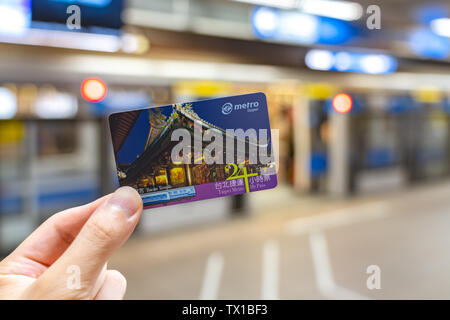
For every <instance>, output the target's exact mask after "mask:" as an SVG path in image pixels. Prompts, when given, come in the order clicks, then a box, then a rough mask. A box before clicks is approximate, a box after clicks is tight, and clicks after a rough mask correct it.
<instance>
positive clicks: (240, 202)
mask: <svg viewBox="0 0 450 320" xmlns="http://www.w3.org/2000/svg"><path fill="white" fill-rule="evenodd" d="M230 199H231V211H230V213H231V215H233V216H234V215H239V216H240V215H244V214H246V212H247V210H246V199H245V194H238V195H236V196H232V197H231V198H230Z"/></svg>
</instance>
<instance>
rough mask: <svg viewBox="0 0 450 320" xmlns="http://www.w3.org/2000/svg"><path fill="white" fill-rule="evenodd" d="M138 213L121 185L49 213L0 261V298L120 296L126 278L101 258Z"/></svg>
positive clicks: (137, 200)
mask: <svg viewBox="0 0 450 320" xmlns="http://www.w3.org/2000/svg"><path fill="white" fill-rule="evenodd" d="M141 214H142V200H141V197H140V196H139V194H138V193H137V192H136V190H134V189H133V188H130V187H122V188H119V189H117V190H116V192H114V193H112V194H110V195H107V196H105V197H103V198H100V199H98V200H96V201H94V202H92V203H90V204H87V205H84V206H81V207H76V208H71V209H68V210H65V211H62V212H59V213H57V214H55V215H53V216H52V217H50V218H49V219H48V220H47V221H45V222H44V223H43V224H42V225H41V226H39V227H38V228H37V229H36V230H35V231H34V232H33V233H32V234H31V235H30V236H29V237H28V238H27V239H25V240H24V242H22V243H21V244H20V245H19V246H18V247H17V248H16V249H15V250H14V251H13V252H12V253H11V254H10V255H9V256H7V257H6V258H5V259H4V260H2V261H1V262H0V299H96V300H104V299H122V298H123V296H124V295H125V291H126V279H125V277H124V276H123V275H122V274H121V273H120V272H118V271H116V270H108V269H107V262H108V260H109V258H110V257H111V255H112V254H113V253H114V252H115V251H116V250H117V249H119V247H120V246H121V245H122V244H123V243H124V242H125V241H126V240H127V239H128V238H129V237H130V235H131V233H132V232H133V230H134V229H135V227H136V224H137V222H138V221H139V218H140V216H141ZM73 270H78V271H79V273H77V274H75V276H77V275H79V277H78V278H77V279H78V280H79V281H78V282H77V281H75V282H71V281H72V280H73V277H74V273H73ZM71 283H75V284H76V285H70V284H71Z"/></svg>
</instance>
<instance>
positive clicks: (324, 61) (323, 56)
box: [305, 49, 398, 74]
mask: <svg viewBox="0 0 450 320" xmlns="http://www.w3.org/2000/svg"><path fill="white" fill-rule="evenodd" d="M305 63H306V65H307V66H308V68H310V69H313V70H326V71H341V72H357V73H370V74H387V73H392V72H394V71H396V70H397V66H398V64H397V60H396V59H395V58H394V57H392V56H389V55H385V54H364V53H352V52H344V51H328V50H316V49H315V50H310V51H308V53H307V54H306V57H305Z"/></svg>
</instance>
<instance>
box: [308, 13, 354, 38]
mask: <svg viewBox="0 0 450 320" xmlns="http://www.w3.org/2000/svg"><path fill="white" fill-rule="evenodd" d="M318 33H319V40H318V41H317V42H318V43H322V44H343V43H346V42H348V41H350V40H351V39H352V38H354V37H355V36H356V35H357V33H358V31H357V29H356V28H355V27H354V26H352V25H351V24H349V23H348V22H345V21H342V20H337V19H332V18H326V17H320V21H319V30H318Z"/></svg>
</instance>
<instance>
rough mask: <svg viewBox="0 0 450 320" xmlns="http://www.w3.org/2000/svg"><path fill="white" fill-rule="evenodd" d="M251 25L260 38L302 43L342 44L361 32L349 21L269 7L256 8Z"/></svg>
mask: <svg viewBox="0 0 450 320" xmlns="http://www.w3.org/2000/svg"><path fill="white" fill-rule="evenodd" d="M251 26H252V30H253V33H254V35H255V36H256V37H258V38H261V39H270V40H277V41H286V42H292V43H300V44H313V43H322V44H342V43H345V42H348V41H349V40H350V39H352V38H353V37H354V35H356V34H357V29H356V28H355V27H353V26H352V25H351V24H349V23H348V22H345V21H341V20H337V19H332V18H326V17H319V16H315V15H309V14H304V13H300V12H295V11H285V10H280V9H276V8H269V7H255V8H254V9H253V10H252V13H251Z"/></svg>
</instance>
